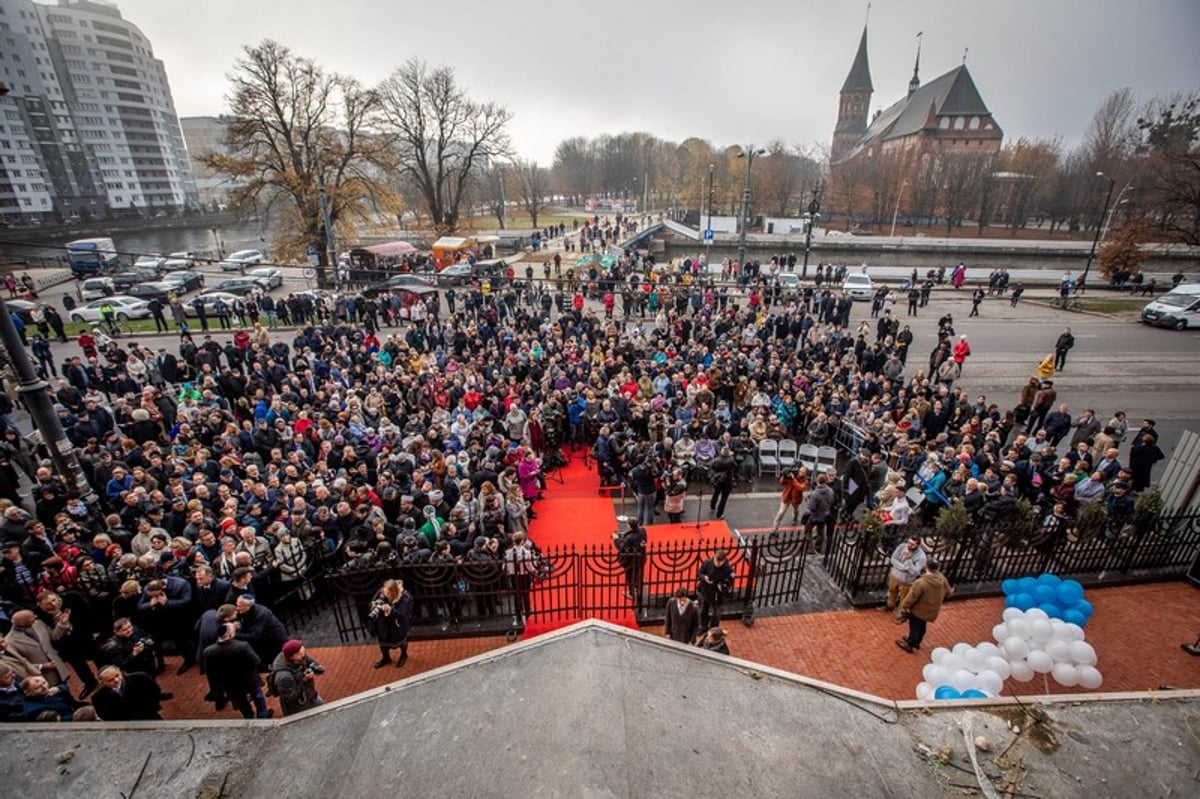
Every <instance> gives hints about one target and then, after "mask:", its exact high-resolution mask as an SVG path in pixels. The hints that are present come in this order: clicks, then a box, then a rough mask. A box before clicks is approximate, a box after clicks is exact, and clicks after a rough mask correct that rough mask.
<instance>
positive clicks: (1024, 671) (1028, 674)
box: [1009, 660, 1035, 682]
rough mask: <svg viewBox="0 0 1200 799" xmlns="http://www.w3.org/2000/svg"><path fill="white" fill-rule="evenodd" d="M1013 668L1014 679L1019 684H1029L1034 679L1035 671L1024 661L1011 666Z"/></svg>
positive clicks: (1011, 675) (1012, 675)
mask: <svg viewBox="0 0 1200 799" xmlns="http://www.w3.org/2000/svg"><path fill="white" fill-rule="evenodd" d="M1010 667H1011V668H1012V674H1010V675H1009V676H1010V677H1012V678H1013V679H1014V680H1016V681H1017V682H1029V681H1030V680H1032V679H1033V675H1034V673H1035V672H1034V670H1033V669H1031V668H1029V664H1028V663H1026V662H1025V661H1023V660H1018V661H1015V662H1013V663H1011V664H1010Z"/></svg>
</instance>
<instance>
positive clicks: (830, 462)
mask: <svg viewBox="0 0 1200 799" xmlns="http://www.w3.org/2000/svg"><path fill="white" fill-rule="evenodd" d="M816 471H817V472H818V473H821V472H834V471H837V447H821V448H819V449H818V450H817V469H816Z"/></svg>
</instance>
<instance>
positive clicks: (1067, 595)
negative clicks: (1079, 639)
mask: <svg viewBox="0 0 1200 799" xmlns="http://www.w3.org/2000/svg"><path fill="white" fill-rule="evenodd" d="M1000 588H1001V589H1002V590H1003V591H1004V606H1005V607H1006V608H1016V609H1017V610H1026V611H1028V610H1033V609H1034V608H1037V609H1039V610H1041V611H1042V612H1043V613H1045V614H1046V616H1047V617H1049V618H1051V619H1062V620H1063V621H1065V622H1067V623H1068V624H1077V625H1079V626H1080V627H1086V626H1087V623H1088V619H1090V618H1091V617H1092V605H1091V603H1090V602H1088V601H1087V600H1086V599H1084V598H1083V586H1082V585H1080V584H1079V583H1078V582H1076V581H1075V580H1063V579H1060V578H1059V577H1058V576H1057V575H1053V574H1041V575H1038V576H1037V577H1022V578H1021V579H1019V580H1005V581H1004V582H1002V583H1001V584H1000Z"/></svg>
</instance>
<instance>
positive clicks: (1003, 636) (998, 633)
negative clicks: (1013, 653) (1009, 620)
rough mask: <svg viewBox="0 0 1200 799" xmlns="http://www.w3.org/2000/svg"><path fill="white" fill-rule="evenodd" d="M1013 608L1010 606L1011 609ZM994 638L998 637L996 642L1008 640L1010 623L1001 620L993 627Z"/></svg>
mask: <svg viewBox="0 0 1200 799" xmlns="http://www.w3.org/2000/svg"><path fill="white" fill-rule="evenodd" d="M1011 609H1012V608H1009V610H1011ZM992 638H995V639H996V643H998V644H1002V643H1004V642H1005V641H1006V640H1008V624H1006V623H1005V622H1000V623H999V624H997V625H996V626H995V627H993V628H992Z"/></svg>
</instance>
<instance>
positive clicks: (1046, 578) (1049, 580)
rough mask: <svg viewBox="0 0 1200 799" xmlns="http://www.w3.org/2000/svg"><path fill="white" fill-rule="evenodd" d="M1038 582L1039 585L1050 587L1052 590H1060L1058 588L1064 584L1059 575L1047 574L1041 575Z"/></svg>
mask: <svg viewBox="0 0 1200 799" xmlns="http://www.w3.org/2000/svg"><path fill="white" fill-rule="evenodd" d="M1037 581H1038V585H1048V586H1050V587H1051V588H1058V586H1059V585H1060V584H1061V583H1062V578H1061V577H1059V576H1058V575H1057V574H1050V573H1049V572H1047V573H1045V574H1039V575H1038V578H1037Z"/></svg>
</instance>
